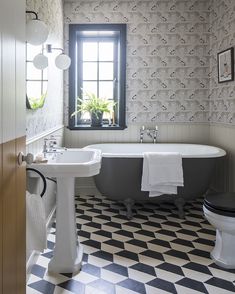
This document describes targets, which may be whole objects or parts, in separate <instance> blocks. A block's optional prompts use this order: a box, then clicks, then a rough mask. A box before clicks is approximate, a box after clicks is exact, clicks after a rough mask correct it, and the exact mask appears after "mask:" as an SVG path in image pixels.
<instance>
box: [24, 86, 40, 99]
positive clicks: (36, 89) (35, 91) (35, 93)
mask: <svg viewBox="0 0 235 294" xmlns="http://www.w3.org/2000/svg"><path fill="white" fill-rule="evenodd" d="M41 95H42V90H41V82H27V96H28V97H29V98H37V99H39V98H40V97H41Z"/></svg>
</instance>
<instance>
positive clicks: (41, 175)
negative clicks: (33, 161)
mask: <svg viewBox="0 0 235 294" xmlns="http://www.w3.org/2000/svg"><path fill="white" fill-rule="evenodd" d="M26 171H32V172H35V173H37V174H38V175H39V176H40V177H41V179H42V181H43V189H42V192H41V194H40V196H41V197H43V195H44V194H45V192H46V189H47V181H46V178H45V177H44V175H43V174H42V173H41V172H40V171H38V170H37V169H35V168H31V167H27V168H26Z"/></svg>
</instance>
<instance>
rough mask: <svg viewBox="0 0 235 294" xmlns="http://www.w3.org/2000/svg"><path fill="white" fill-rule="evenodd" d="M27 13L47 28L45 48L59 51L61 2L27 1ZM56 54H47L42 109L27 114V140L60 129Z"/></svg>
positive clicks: (60, 77) (59, 75)
mask: <svg viewBox="0 0 235 294" xmlns="http://www.w3.org/2000/svg"><path fill="white" fill-rule="evenodd" d="M26 4H27V6H26V8H27V10H33V11H35V12H37V13H38V15H39V18H40V19H41V20H43V21H44V22H45V23H46V24H47V26H48V28H49V32H50V33H49V37H48V39H47V41H46V44H52V45H53V47H59V48H63V5H62V0H50V1H46V0H27V1H26ZM28 17H29V16H28ZM58 53H59V51H54V52H53V53H51V54H49V55H48V57H49V66H48V90H47V97H46V101H45V104H44V107H43V108H41V109H38V110H27V116H26V127H27V140H29V139H32V138H34V137H36V138H38V137H40V135H41V134H42V135H43V134H45V133H46V132H50V131H52V130H55V129H58V128H59V127H61V126H62V125H63V71H61V70H59V69H57V68H56V67H55V65H54V59H55V56H56V55H58Z"/></svg>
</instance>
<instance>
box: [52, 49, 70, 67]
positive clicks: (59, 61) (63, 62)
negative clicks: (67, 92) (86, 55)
mask: <svg viewBox="0 0 235 294" xmlns="http://www.w3.org/2000/svg"><path fill="white" fill-rule="evenodd" d="M70 64H71V59H70V57H69V56H68V55H66V54H64V53H62V54H60V55H58V56H57V57H56V59H55V65H56V66H57V67H58V68H59V69H62V70H66V69H68V68H69V67H70Z"/></svg>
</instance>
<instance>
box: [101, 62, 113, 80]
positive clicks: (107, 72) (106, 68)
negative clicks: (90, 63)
mask: <svg viewBox="0 0 235 294" xmlns="http://www.w3.org/2000/svg"><path fill="white" fill-rule="evenodd" d="M99 79H100V80H112V81H113V63H112V62H100V64H99Z"/></svg>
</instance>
